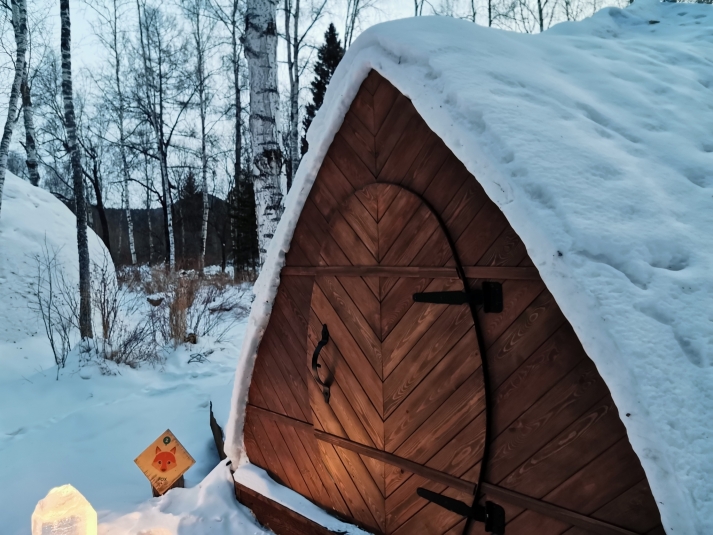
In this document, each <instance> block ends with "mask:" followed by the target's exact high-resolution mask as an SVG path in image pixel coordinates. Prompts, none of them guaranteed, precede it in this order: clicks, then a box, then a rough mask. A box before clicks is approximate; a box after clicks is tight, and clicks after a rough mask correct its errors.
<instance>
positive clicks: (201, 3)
mask: <svg viewBox="0 0 713 535" xmlns="http://www.w3.org/2000/svg"><path fill="white" fill-rule="evenodd" d="M208 8H209V4H208V1H207V0H184V1H183V10H184V12H185V15H186V18H188V20H189V23H190V27H191V35H192V40H193V48H194V54H195V66H194V68H193V69H192V71H193V72H192V74H193V78H194V80H195V85H196V93H197V95H196V97H197V99H198V101H197V105H198V116H199V119H200V140H201V149H200V156H201V189H202V197H203V210H202V218H201V250H200V254H199V258H198V267H199V270H200V271H201V272H203V268H204V267H205V250H206V243H207V241H208V215H209V211H210V195H209V191H208V111H209V110H208V108H209V106H210V103H211V100H212V91H211V88H210V79H211V77H212V75H213V73H212V71H211V67H210V65H209V62H210V59H211V53H212V51H213V49H214V48H215V40H214V35H215V19H213V18H209V17H208Z"/></svg>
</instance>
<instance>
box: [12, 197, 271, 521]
mask: <svg viewBox="0 0 713 535" xmlns="http://www.w3.org/2000/svg"><path fill="white" fill-rule="evenodd" d="M6 191H7V189H6ZM3 209H4V208H3ZM3 306H4V304H3V303H2V302H0V307H3ZM245 323H246V322H245V319H243V320H242V321H241V322H240V323H239V324H237V325H235V326H234V327H233V329H232V330H231V331H230V332H229V333H228V334H227V335H226V336H225V338H226V341H225V342H222V343H218V342H216V341H215V340H213V339H210V338H208V337H204V338H200V339H199V341H198V345H188V346H180V347H179V348H178V349H177V350H175V351H171V352H170V353H169V354H168V355H167V359H166V362H165V364H164V365H163V366H160V367H158V368H151V367H149V366H144V367H142V368H139V369H131V368H129V367H127V366H112V365H109V366H108V367H106V368H105V371H104V373H102V371H101V369H100V367H98V366H97V364H96V362H94V363H91V364H89V365H84V366H81V367H80V366H78V363H77V353H76V352H73V353H72V354H70V357H69V361H68V363H67V367H66V368H65V369H64V370H62V371H61V372H60V374H59V379H56V375H57V373H56V367H55V366H54V359H53V357H52V352H51V350H50V348H49V346H48V343H47V341H46V339H45V338H44V334H43V333H40V334H38V335H36V336H34V337H31V338H26V339H24V340H19V341H17V342H15V343H13V340H12V339H11V340H2V339H1V338H0V483H2V484H0V519H2V528H0V533H2V535H27V534H28V533H29V531H30V516H31V515H32V511H33V509H34V508H35V505H36V504H37V502H38V501H39V500H40V499H42V498H43V497H44V496H45V495H46V494H47V492H48V491H49V490H50V489H51V488H53V487H57V486H60V485H64V484H67V483H69V484H71V485H73V486H74V487H75V488H76V489H77V490H79V491H80V492H81V493H82V494H83V495H84V496H85V497H86V498H87V500H89V502H90V503H91V504H92V506H93V507H94V508H95V509H96V510H97V513H98V515H99V533H100V535H128V534H132V535H141V534H143V535H203V534H212V533H215V534H226V535H227V534H233V533H240V534H245V535H253V534H260V535H262V534H263V533H270V532H269V531H265V530H262V529H261V528H259V527H258V526H257V524H256V523H255V521H254V519H253V517H252V515H251V513H250V512H249V511H248V510H247V509H246V508H244V507H243V506H241V505H240V504H238V503H237V501H236V500H235V495H234V493H233V490H232V483H231V481H230V479H231V476H230V471H229V470H228V469H227V468H226V467H225V466H223V465H221V466H220V467H218V468H215V467H216V465H217V464H218V462H219V458H218V454H217V451H216V449H215V444H214V442H213V436H212V434H211V431H210V426H209V406H210V402H211V401H212V402H213V411H214V413H215V416H216V418H217V420H218V422H219V423H220V424H221V425H223V424H224V422H225V421H226V420H227V416H228V407H229V405H228V404H229V401H230V393H231V390H232V384H233V374H234V371H235V365H236V359H237V355H238V348H239V347H240V344H241V343H242V338H243V333H244V331H245ZM211 350H212V353H210V351H211ZM196 353H203V354H207V353H210V354H209V355H208V356H207V359H206V360H205V361H204V362H201V363H199V362H193V363H189V362H188V361H189V360H190V357H191V355H194V354H196ZM107 372H108V373H114V374H115V375H106V373H107ZM166 428H169V429H170V430H171V431H173V433H174V434H175V435H176V436H177V437H178V439H179V440H180V441H181V443H182V444H183V445H184V446H185V447H186V449H187V450H188V452H189V453H190V454H191V455H192V456H193V458H194V459H195V460H196V464H195V465H194V466H193V467H191V468H190V469H189V470H188V472H186V475H185V479H186V489H174V490H171V491H169V492H168V493H167V494H166V495H165V496H164V497H162V498H151V486H150V484H149V482H148V480H147V479H146V477H145V476H144V475H143V474H142V473H141V471H140V470H139V468H138V467H137V466H136V465H135V464H134V459H135V458H136V457H137V456H138V454H139V453H141V452H142V451H143V450H144V449H145V448H146V447H147V446H148V445H149V444H151V442H153V441H154V440H155V439H156V437H157V436H159V435H160V434H161V433H163V432H164V431H165V430H166ZM214 468H215V470H214ZM206 476H207V477H206ZM204 478H206V479H204Z"/></svg>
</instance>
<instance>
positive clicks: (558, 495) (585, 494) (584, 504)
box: [544, 437, 646, 515]
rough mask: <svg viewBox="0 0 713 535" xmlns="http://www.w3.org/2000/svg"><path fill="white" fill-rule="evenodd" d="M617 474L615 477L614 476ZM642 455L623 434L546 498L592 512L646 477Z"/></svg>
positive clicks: (565, 505) (584, 511)
mask: <svg viewBox="0 0 713 535" xmlns="http://www.w3.org/2000/svg"><path fill="white" fill-rule="evenodd" d="M612 474H616V477H612ZM645 477H646V475H645V474H644V470H643V468H641V463H640V462H639V458H638V457H637V456H636V454H635V453H634V450H633V449H632V448H631V445H630V444H629V440H628V439H627V438H626V437H624V438H622V439H620V440H619V441H618V442H617V443H616V444H614V445H613V446H612V447H611V448H609V449H608V450H606V451H605V452H604V453H602V454H601V455H600V456H599V457H597V458H596V459H594V460H593V461H592V462H590V463H589V464H588V465H587V466H585V467H584V468H582V469H581V470H580V471H579V472H577V473H576V474H574V475H573V476H571V477H570V478H569V479H567V481H565V482H564V483H562V484H560V485H559V486H558V487H557V488H556V489H554V490H553V491H552V492H550V493H549V494H547V496H545V498H544V499H545V500H546V501H548V502H551V503H554V504H556V505H559V506H561V507H564V508H566V509H572V510H577V511H580V512H581V513H583V514H586V515H591V514H592V513H593V512H594V511H596V510H597V509H600V508H601V507H603V506H604V505H606V504H607V503H609V502H611V501H612V500H614V499H615V498H617V497H618V496H621V495H622V494H623V493H624V492H626V491H627V490H629V489H630V488H632V487H633V486H635V485H636V484H637V483H639V481H641V480H642V479H644V478H645Z"/></svg>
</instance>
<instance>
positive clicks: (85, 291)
mask: <svg viewBox="0 0 713 535" xmlns="http://www.w3.org/2000/svg"><path fill="white" fill-rule="evenodd" d="M59 10H60V19H61V25H62V32H61V50H62V99H63V101H64V122H65V129H66V131H67V146H68V149H69V154H70V158H71V162H72V178H73V182H74V200H75V210H76V213H77V249H78V252H79V333H80V335H81V337H82V338H83V339H84V338H92V312H91V293H90V292H91V282H90V274H89V243H88V240H87V210H86V205H85V198H84V179H83V176H82V163H81V160H80V155H79V146H78V144H77V126H76V123H75V119H74V97H73V94H72V33H71V25H70V17H69V0H60V2H59Z"/></svg>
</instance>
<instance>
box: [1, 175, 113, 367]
mask: <svg viewBox="0 0 713 535" xmlns="http://www.w3.org/2000/svg"><path fill="white" fill-rule="evenodd" d="M76 221H77V219H76V218H75V217H74V214H73V213H72V212H71V210H70V209H69V208H67V207H66V206H65V205H64V204H62V202H61V201H59V200H58V199H57V198H56V197H55V196H54V195H52V194H51V193H49V192H48V191H45V190H43V189H41V188H36V187H34V186H32V185H31V184H30V183H29V182H25V181H24V180H22V179H21V178H18V177H17V176H15V175H13V174H12V173H9V172H8V173H7V174H6V176H5V187H4V190H3V199H2V209H0V303H2V306H0V340H3V341H8V342H16V341H19V340H22V339H25V338H27V337H29V336H33V335H34V334H36V333H38V332H39V333H40V334H42V330H43V327H42V325H41V322H40V321H39V319H38V317H37V315H36V314H35V312H33V311H32V310H31V309H30V304H31V303H32V301H33V299H34V297H33V289H32V286H33V283H34V282H35V278H36V275H37V267H36V262H35V257H36V256H37V255H41V254H42V249H43V247H44V246H45V244H46V246H47V248H48V250H49V251H53V250H54V251H58V260H59V262H60V264H61V265H62V266H64V270H65V273H66V276H67V279H68V282H69V283H71V284H79V270H78V266H77V262H78V255H77V222H76ZM89 255H90V258H91V259H92V261H93V262H96V263H98V264H100V265H101V263H102V262H103V261H104V258H107V259H110V256H109V251H108V250H107V248H106V247H105V246H104V243H103V242H102V241H101V239H100V238H99V236H97V235H96V234H95V233H94V232H93V231H92V230H89ZM109 261H110V260H109ZM0 356H2V355H0Z"/></svg>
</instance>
